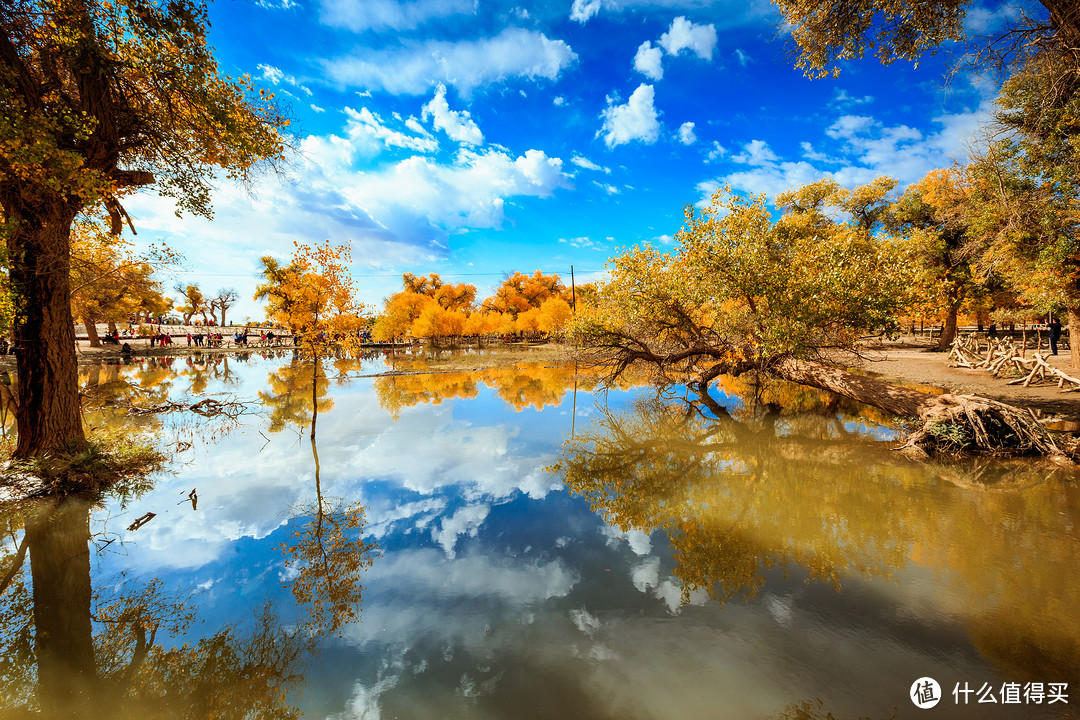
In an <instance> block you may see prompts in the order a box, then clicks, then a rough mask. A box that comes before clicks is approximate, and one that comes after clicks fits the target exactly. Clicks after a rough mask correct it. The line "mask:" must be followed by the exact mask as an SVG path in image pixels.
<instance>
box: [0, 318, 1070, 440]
mask: <svg viewBox="0 0 1080 720" xmlns="http://www.w3.org/2000/svg"><path fill="white" fill-rule="evenodd" d="M80 327H81V326H80ZM240 327H242V326H240ZM240 327H237V328H231V327H225V328H220V329H218V330H219V331H221V333H222V335H225V336H226V337H227V336H228V335H230V334H232V333H234V332H235V331H237V330H239V329H240ZM249 327H250V326H249ZM169 328H170V330H172V329H173V328H176V329H178V330H183V332H182V333H178V335H179V337H184V336H185V335H186V334H187V332H188V329H189V328H188V327H185V326H169ZM200 329H202V330H203V331H204V332H205V331H206V330H207V329H206V328H200ZM252 330H253V331H255V333H256V334H255V335H254V338H255V344H250V345H246V346H243V345H240V346H222V347H206V346H201V347H199V346H195V345H192V346H190V347H189V346H187V344H186V342H181V343H174V344H173V345H171V346H167V347H165V348H162V347H160V346H157V345H155V347H153V348H151V347H150V341H149V338H131V339H127V340H125V339H124V338H121V343H123V342H127V343H129V344H130V345H131V348H132V353H131V354H130V356H129V357H132V358H140V357H145V358H154V357H176V356H185V355H193V354H201V355H234V354H237V353H242V352H260V351H269V352H274V351H278V352H280V351H282V350H286V351H288V350H292V349H293V346H292V345H291V344H289V345H272V346H261V345H259V344H258V338H259V336H258V334H257V333H259V332H262V331H263V330H268V328H264V327H252V328H250V330H249V338H250V337H251V331H252ZM77 344H78V349H77V358H78V362H79V363H80V364H83V363H93V362H98V361H101V360H111V359H118V360H119V359H122V358H124V357H125V355H124V354H123V353H122V352H121V351H120V346H117V345H102V346H101V347H96V348H92V347H90V344H89V341H87V340H79V341H78V343H77ZM429 347H430V346H427V345H421V344H414V343H407V344H398V345H395V346H387V345H382V344H373V345H370V346H367V348H369V349H371V350H387V351H393V350H397V351H399V352H400V351H404V352H403V354H406V355H412V356H413V357H414V358H415V359H419V358H420V357H421V355H419V354H416V353H415V351H416V350H418V349H421V348H422V349H423V350H424V351H426V350H428V349H429ZM928 347H929V341H928V340H926V339H925V338H919V337H913V336H910V335H909V336H905V337H902V338H900V339H899V340H896V341H886V342H882V343H880V344H877V345H874V346H871V347H868V348H866V349H865V350H864V352H863V357H862V360H861V361H856V362H854V363H851V367H852V369H854V370H860V371H863V372H868V373H870V374H871V375H873V376H874V377H876V378H878V379H881V380H884V381H887V382H895V383H898V384H902V385H909V386H911V385H914V386H923V387H928V388H933V389H938V390H940V391H943V392H949V393H954V394H963V395H981V396H983V397H987V398H991V399H993V400H998V401H1001V402H1005V403H1008V404H1011V405H1016V406H1018V407H1023V408H1029V409H1031V410H1034V411H1036V412H1037V413H1041V414H1043V415H1047V416H1052V417H1054V418H1058V419H1060V420H1063V421H1065V422H1068V423H1075V424H1076V428H1075V430H1074V431H1080V393H1062V392H1059V391H1058V389H1057V387H1056V386H1055V385H1052V384H1048V385H1032V386H1029V387H1026V388H1025V387H1021V386H1019V385H1009V384H1008V379H1010V378H1004V377H999V378H995V377H993V376H992V375H990V373H988V372H985V371H982V370H970V369H967V368H959V367H950V360H949V357H948V353H945V352H929V351H928V350H927V348H928ZM437 350H441V351H453V350H459V351H460V350H471V351H473V352H467V353H462V354H460V355H458V354H448V355H447V356H446V357H442V358H439V357H436V358H428V362H430V363H431V364H432V365H433V369H442V370H450V369H452V370H458V371H470V370H482V369H485V368H489V367H499V366H502V365H505V364H507V363H513V362H520V361H521V360H522V358H521V357H520V356H521V355H524V354H527V355H533V356H534V358H535V360H536V361H548V362H573V360H572V357H571V355H570V352H569V350H570V348H569V347H567V346H561V345H558V344H556V343H550V342H548V343H538V344H536V345H529V346H528V347H522V346H521V345H517V344H515V345H510V346H507V345H503V344H501V343H500V344H495V345H491V346H488V347H484V348H482V350H484V351H488V352H485V353H483V354H477V353H476V352H475V351H476V346H475V345H463V346H458V347H456V348H437ZM500 350H501V351H506V352H505V356H504V357H503V358H501V359H500V358H499V355H502V354H503V353H500V352H498V351H500ZM491 351H495V352H491ZM424 354H426V352H425V353H424ZM514 356H517V357H514ZM532 359H533V358H530V360H532ZM4 360H6V361H7V362H6V363H5V362H3V361H0V363H3V364H5V365H6V364H9V363H10V364H13V358H12V357H11V356H7V357H6V358H4ZM1047 362H1049V363H1050V364H1051V365H1054V366H1056V367H1060V368H1061V369H1062V370H1064V371H1065V372H1070V371H1071V365H1070V357H1069V354H1068V351H1065V352H1063V353H1062V354H1059V355H1057V356H1051V357H1048V358H1047ZM1070 374H1076V373H1070ZM1070 429H1072V428H1070Z"/></svg>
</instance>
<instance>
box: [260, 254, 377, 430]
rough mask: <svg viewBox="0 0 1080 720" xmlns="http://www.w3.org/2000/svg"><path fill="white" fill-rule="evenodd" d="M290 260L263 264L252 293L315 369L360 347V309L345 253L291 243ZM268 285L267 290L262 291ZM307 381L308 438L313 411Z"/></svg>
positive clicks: (315, 411)
mask: <svg viewBox="0 0 1080 720" xmlns="http://www.w3.org/2000/svg"><path fill="white" fill-rule="evenodd" d="M293 245H294V247H295V250H294V252H293V257H292V261H291V262H290V263H289V265H288V266H286V267H285V268H282V267H280V265H278V264H276V263H274V264H272V265H271V264H267V263H266V262H265V259H264V269H263V275H264V277H265V278H266V280H267V282H266V283H265V284H263V285H261V286H259V288H258V289H257V291H256V295H255V297H256V299H259V298H263V297H265V298H269V300H270V302H269V306H268V307H267V312H268V314H269V316H270V319H271V320H273V321H274V322H276V323H279V324H281V325H284V326H286V327H288V328H289V330H290V331H291V332H292V336H293V344H294V345H296V346H297V347H298V348H300V349H301V352H303V353H304V354H305V355H307V356H309V357H311V358H312V359H313V360H315V363H314V365H315V366H316V367H317V366H318V365H319V360H321V359H322V358H323V357H325V356H326V355H328V354H330V353H331V352H335V351H338V350H344V351H348V350H350V349H352V348H355V347H357V346H358V345H359V343H360V338H359V333H360V330H362V329H363V328H364V327H365V324H366V322H367V319H366V317H365V315H364V304H363V303H361V302H359V301H358V300H357V299H356V286H355V285H354V283H353V279H352V275H351V273H350V272H349V269H348V263H349V260H350V257H351V254H350V252H349V248H348V247H346V246H343V245H342V246H335V245H332V244H331V243H330V242H329V241H327V242H325V243H323V244H322V245H314V246H311V245H305V244H303V243H299V242H297V243H293ZM268 285H272V286H273V287H272V288H270V287H267V286H268ZM315 386H316V383H315V382H312V406H313V407H312V417H311V437H312V439H314V437H315V424H316V422H317V421H318V417H319V407H318V402H317V398H316V396H315V394H314V392H315V390H314V388H315Z"/></svg>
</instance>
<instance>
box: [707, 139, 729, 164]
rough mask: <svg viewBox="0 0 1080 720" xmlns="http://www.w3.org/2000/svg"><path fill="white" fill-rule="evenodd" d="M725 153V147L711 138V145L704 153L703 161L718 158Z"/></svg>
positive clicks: (708, 161)
mask: <svg viewBox="0 0 1080 720" xmlns="http://www.w3.org/2000/svg"><path fill="white" fill-rule="evenodd" d="M725 155H727V148H726V147H724V146H723V145H721V144H720V143H719V142H718V141H716V140H713V144H712V147H711V148H710V149H709V152H707V153H705V162H707V163H711V162H715V161H716V160H719V159H720V158H722V157H724V156H725Z"/></svg>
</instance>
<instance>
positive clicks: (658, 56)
mask: <svg viewBox="0 0 1080 720" xmlns="http://www.w3.org/2000/svg"><path fill="white" fill-rule="evenodd" d="M663 56H664V53H663V51H662V50H661V49H660V48H658V47H653V44H652V43H651V42H649V41H648V40H646V41H645V42H643V43H641V45H640V46H639V47H638V49H637V53H636V54H635V55H634V69H635V70H637V71H638V72H639V73H641V74H643V75H645V76H646V77H650V78H652V79H653V80H659V79H660V78H662V77H664V66H663V61H662V58H663Z"/></svg>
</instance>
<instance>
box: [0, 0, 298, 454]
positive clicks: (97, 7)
mask: <svg viewBox="0 0 1080 720" xmlns="http://www.w3.org/2000/svg"><path fill="white" fill-rule="evenodd" d="M206 27H207V11H206V5H205V3H204V2H202V0H168V1H167V2H165V1H164V0H5V2H3V3H2V4H0V56H2V58H3V60H2V62H0V107H2V108H3V113H0V241H3V243H4V244H5V245H6V246H7V261H8V265H9V273H8V275H9V278H10V286H11V292H12V295H13V296H14V299H15V317H14V339H15V345H16V348H17V353H18V354H17V367H18V379H19V404H18V409H17V411H16V417H17V422H18V430H19V438H18V444H17V446H16V448H15V450H14V456H15V457H17V458H29V457H33V456H37V455H41V454H44V453H48V452H50V451H54V450H60V449H64V448H72V447H74V448H78V447H80V446H83V445H85V443H86V436H85V433H84V431H83V425H82V418H81V415H80V411H79V396H78V376H77V375H78V374H77V370H76V361H75V336H74V335H75V334H74V325H73V323H72V320H71V305H70V299H71V284H70V264H71V226H72V223H73V222H74V221H75V218H76V217H77V216H79V215H80V213H83V212H84V211H91V212H93V211H94V209H96V208H104V209H105V210H106V211H107V212H108V214H109V216H110V218H111V221H112V223H111V231H112V232H113V234H119V232H120V229H121V227H122V226H123V223H124V221H125V219H127V214H126V213H125V212H124V210H123V208H122V207H121V205H120V202H121V201H122V200H123V199H124V197H125V196H127V195H129V194H130V193H133V192H135V191H136V190H138V189H139V188H144V187H154V188H156V189H157V191H158V192H160V193H161V194H164V195H167V196H170V197H172V198H174V199H175V200H176V201H177V203H178V205H179V207H180V208H181V209H183V210H187V211H191V212H196V213H201V214H209V210H210V184H209V182H210V178H211V177H212V176H213V175H214V172H215V168H223V169H224V170H225V172H226V174H227V175H228V176H230V177H234V178H241V179H242V178H244V177H247V176H248V175H249V173H250V172H251V170H252V169H253V168H254V167H255V166H256V165H257V164H258V163H259V162H260V161H263V160H267V159H273V158H277V157H280V156H281V153H282V150H283V140H282V136H281V135H280V133H279V131H280V130H282V129H283V128H284V127H285V126H286V125H287V124H288V123H287V120H286V119H285V118H284V117H282V115H281V114H280V113H279V112H278V111H277V110H276V109H275V108H274V106H273V104H272V102H271V97H272V96H268V95H266V94H264V93H260V92H258V91H256V90H255V89H254V88H253V87H252V86H251V84H250V82H249V80H248V78H246V77H245V78H240V79H233V78H229V77H227V76H225V75H223V74H222V73H220V72H219V71H218V67H217V63H216V61H215V60H214V56H213V52H212V49H211V48H210V46H209V45H208V43H207V38H206Z"/></svg>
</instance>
